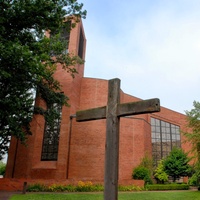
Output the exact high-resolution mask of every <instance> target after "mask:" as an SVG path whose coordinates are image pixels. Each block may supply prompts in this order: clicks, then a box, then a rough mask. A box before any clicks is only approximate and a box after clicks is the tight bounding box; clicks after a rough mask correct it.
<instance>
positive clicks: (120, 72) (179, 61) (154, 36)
mask: <svg viewBox="0 0 200 200" xmlns="http://www.w3.org/2000/svg"><path fill="white" fill-rule="evenodd" d="M128 2H129V4H124V3H123V6H122V4H121V3H119V2H117V4H116V5H115V8H114V10H113V11H112V12H111V14H112V15H109V13H106V14H105V16H106V17H105V16H104V15H103V14H102V15H103V16H102V18H98V19H97V18H92V19H87V20H89V23H88V27H87V26H86V27H85V28H86V36H87V39H88V42H87V49H88V50H87V54H86V55H87V57H86V59H87V60H86V67H85V69H86V71H85V75H86V76H92V77H96V78H104V79H110V78H114V77H118V78H120V79H121V80H122V82H121V83H122V89H123V90H124V91H125V92H127V93H130V94H132V95H134V96H138V97H141V98H149V97H152V96H158V97H161V98H162V99H164V101H163V102H164V105H165V106H166V107H170V106H171V109H175V110H178V111H179V112H183V110H186V109H188V107H189V102H190V105H192V101H193V100H199V99H200V95H198V94H197V92H196V91H197V90H198V86H199V85H200V56H199V55H200V13H199V9H200V2H199V1H195V0H194V1H187V0H183V1H179V0H176V1H170V0H169V1H151V2H153V3H152V5H150V4H144V2H147V1H141V2H142V3H140V4H138V1H133V3H132V5H131V3H130V2H131V1H128ZM156 2H157V3H156ZM158 2H159V3H158ZM161 2H162V3H161ZM99 4H100V3H99ZM102 5H103V3H102ZM117 6H120V8H117ZM131 8H134V9H132V10H133V11H132V12H131ZM136 8H137V9H138V10H137V9H136ZM117 11H119V12H117ZM88 12H89V11H88ZM142 12H144V13H142ZM113 13H116V17H115V15H114V16H113ZM119 13H120V15H119ZM87 20H86V21H87ZM186 101H187V102H186ZM180 102H182V103H181V104H180ZM184 102H185V103H184Z"/></svg>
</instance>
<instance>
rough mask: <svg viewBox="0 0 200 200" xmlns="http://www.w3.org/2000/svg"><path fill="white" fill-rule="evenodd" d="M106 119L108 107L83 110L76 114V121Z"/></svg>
mask: <svg viewBox="0 0 200 200" xmlns="http://www.w3.org/2000/svg"><path fill="white" fill-rule="evenodd" d="M105 118H106V106H103V107H98V108H92V109H88V110H81V111H77V112H76V121H77V122H82V121H91V120H97V119H105Z"/></svg>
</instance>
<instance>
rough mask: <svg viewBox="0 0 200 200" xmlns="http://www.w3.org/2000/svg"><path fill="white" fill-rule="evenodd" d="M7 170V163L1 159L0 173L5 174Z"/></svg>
mask: <svg viewBox="0 0 200 200" xmlns="http://www.w3.org/2000/svg"><path fill="white" fill-rule="evenodd" d="M5 172H6V164H5V163H3V162H2V161H0V175H3V176H4V174H5Z"/></svg>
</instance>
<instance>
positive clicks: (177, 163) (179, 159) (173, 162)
mask: <svg viewBox="0 0 200 200" xmlns="http://www.w3.org/2000/svg"><path fill="white" fill-rule="evenodd" d="M189 161H190V159H189V158H188V157H187V154H186V153H185V152H184V151H183V150H182V149H180V148H173V149H172V151H171V152H170V154H169V155H168V156H167V157H166V158H165V159H164V161H163V166H164V171H165V172H166V173H167V174H168V175H169V176H172V177H173V181H174V182H175V180H176V179H177V178H179V177H180V176H187V175H188V174H189V173H190V171H191V167H190V165H189V164H188V162H189Z"/></svg>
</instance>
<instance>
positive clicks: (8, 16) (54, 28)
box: [0, 0, 86, 159]
mask: <svg viewBox="0 0 200 200" xmlns="http://www.w3.org/2000/svg"><path fill="white" fill-rule="evenodd" d="M82 7H83V4H79V3H78V2H77V0H12V1H11V0H2V1H0V26H1V28H0V159H2V156H3V155H4V154H5V153H6V152H7V150H8V146H7V144H8V142H9V140H10V138H11V136H15V137H16V138H17V139H19V140H20V141H21V142H22V143H25V142H26V138H27V135H30V134H31V131H30V122H31V120H32V117H33V113H37V114H42V115H44V117H45V118H47V117H48V116H52V117H55V116H56V114H58V113H56V112H55V110H53V106H51V105H52V104H53V103H59V104H61V105H68V104H67V100H68V98H67V97H66V96H65V95H64V94H63V93H60V84H59V82H58V81H56V80H55V79H54V78H53V74H54V71H55V70H56V65H57V64H58V63H60V64H61V65H62V67H63V68H64V69H66V70H67V71H68V72H69V73H71V75H72V76H74V74H75V73H76V70H75V68H74V67H73V66H75V65H76V64H77V63H82V62H83V61H82V60H81V59H80V58H79V57H78V56H75V55H71V54H65V53H64V49H65V48H66V46H65V45H66V43H63V42H62V41H61V40H60V38H61V37H60V35H61V31H62V28H63V27H65V28H66V30H67V31H68V32H69V31H70V30H71V28H73V27H74V26H75V23H76V22H78V20H79V19H80V18H81V17H85V16H86V11H83V10H82ZM66 17H67V18H66ZM72 17H73V19H74V20H75V21H74V23H67V22H68V21H71V19H72ZM46 30H49V31H51V32H52V33H54V35H53V36H52V37H50V38H48V37H46V36H45V34H44V32H45V31H46ZM52 52H53V53H54V56H53V57H52ZM33 91H37V95H39V96H40V97H41V98H43V99H44V100H45V101H46V103H47V106H48V107H49V108H51V107H52V109H48V113H47V111H45V110H43V109H42V108H36V107H34V106H33V102H34V98H35V97H34V95H33ZM49 112H50V113H49ZM51 112H52V113H54V114H55V115H54V114H53V115H51ZM49 118H50V117H49Z"/></svg>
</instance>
